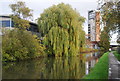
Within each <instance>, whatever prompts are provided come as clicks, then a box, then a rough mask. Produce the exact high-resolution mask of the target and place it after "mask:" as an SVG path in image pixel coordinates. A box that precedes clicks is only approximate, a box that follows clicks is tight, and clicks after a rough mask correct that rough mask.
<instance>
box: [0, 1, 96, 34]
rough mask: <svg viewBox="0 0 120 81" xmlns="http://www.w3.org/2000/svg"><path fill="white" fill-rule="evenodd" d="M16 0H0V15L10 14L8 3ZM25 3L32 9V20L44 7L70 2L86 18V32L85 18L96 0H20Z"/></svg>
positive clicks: (94, 5)
mask: <svg viewBox="0 0 120 81" xmlns="http://www.w3.org/2000/svg"><path fill="white" fill-rule="evenodd" d="M17 1H18V0H0V15H3V14H5V15H9V14H12V12H11V9H10V8H9V4H12V3H15V2H17ZM21 1H24V2H25V3H26V6H28V7H29V8H30V9H32V10H33V22H34V20H35V19H37V18H38V17H40V14H41V13H42V12H43V11H44V9H47V8H49V7H50V6H52V5H57V4H59V3H62V2H63V3H65V4H70V5H71V6H72V8H73V9H76V10H77V11H78V12H79V13H80V15H81V16H83V17H85V18H86V21H85V23H84V25H83V28H84V30H85V32H86V33H87V31H88V27H87V20H88V11H89V10H95V9H97V0H21Z"/></svg>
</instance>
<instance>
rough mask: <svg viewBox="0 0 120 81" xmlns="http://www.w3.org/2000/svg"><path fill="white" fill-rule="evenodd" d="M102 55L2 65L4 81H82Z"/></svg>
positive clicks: (42, 59)
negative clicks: (54, 80) (36, 80)
mask: <svg viewBox="0 0 120 81" xmlns="http://www.w3.org/2000/svg"><path fill="white" fill-rule="evenodd" d="M99 55H100V53H99V52H94V53H88V54H80V56H78V57H56V58H53V57H47V58H39V59H36V60H28V61H21V62H11V63H3V64H2V78H3V79H81V78H82V77H84V76H85V75H87V74H89V72H90V69H91V68H93V67H94V65H95V64H96V63H97V62H98V57H99Z"/></svg>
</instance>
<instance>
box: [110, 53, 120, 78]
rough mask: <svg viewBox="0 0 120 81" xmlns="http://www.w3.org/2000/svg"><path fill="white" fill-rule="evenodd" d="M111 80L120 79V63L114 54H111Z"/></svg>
mask: <svg viewBox="0 0 120 81" xmlns="http://www.w3.org/2000/svg"><path fill="white" fill-rule="evenodd" d="M109 79H120V62H119V61H118V60H117V58H116V57H115V56H114V55H113V53H112V52H111V53H110V54H109Z"/></svg>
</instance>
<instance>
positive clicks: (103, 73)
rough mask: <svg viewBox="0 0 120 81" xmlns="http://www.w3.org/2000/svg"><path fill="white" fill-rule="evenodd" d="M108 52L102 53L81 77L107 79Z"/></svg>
mask: <svg viewBox="0 0 120 81" xmlns="http://www.w3.org/2000/svg"><path fill="white" fill-rule="evenodd" d="M108 54H109V53H108V52H107V53H104V54H103V56H102V57H101V58H100V59H99V61H98V63H97V64H96V65H95V67H94V68H93V69H92V71H91V72H90V73H89V74H88V75H86V76H85V77H83V79H108V67H109V66H108Z"/></svg>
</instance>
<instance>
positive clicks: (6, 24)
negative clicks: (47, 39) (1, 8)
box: [0, 15, 40, 36]
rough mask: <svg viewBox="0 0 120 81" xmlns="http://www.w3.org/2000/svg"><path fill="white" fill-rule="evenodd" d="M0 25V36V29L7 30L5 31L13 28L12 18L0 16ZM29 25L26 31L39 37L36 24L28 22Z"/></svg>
mask: <svg viewBox="0 0 120 81" xmlns="http://www.w3.org/2000/svg"><path fill="white" fill-rule="evenodd" d="M0 24H1V26H0V35H1V34H2V33H1V28H7V29H12V28H14V22H13V21H12V18H11V17H10V16H8V15H1V16H0ZM29 24H30V27H29V29H27V30H28V31H31V32H32V33H34V34H37V35H39V36H40V33H39V29H38V25H37V24H36V23H33V22H30V23H29Z"/></svg>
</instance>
